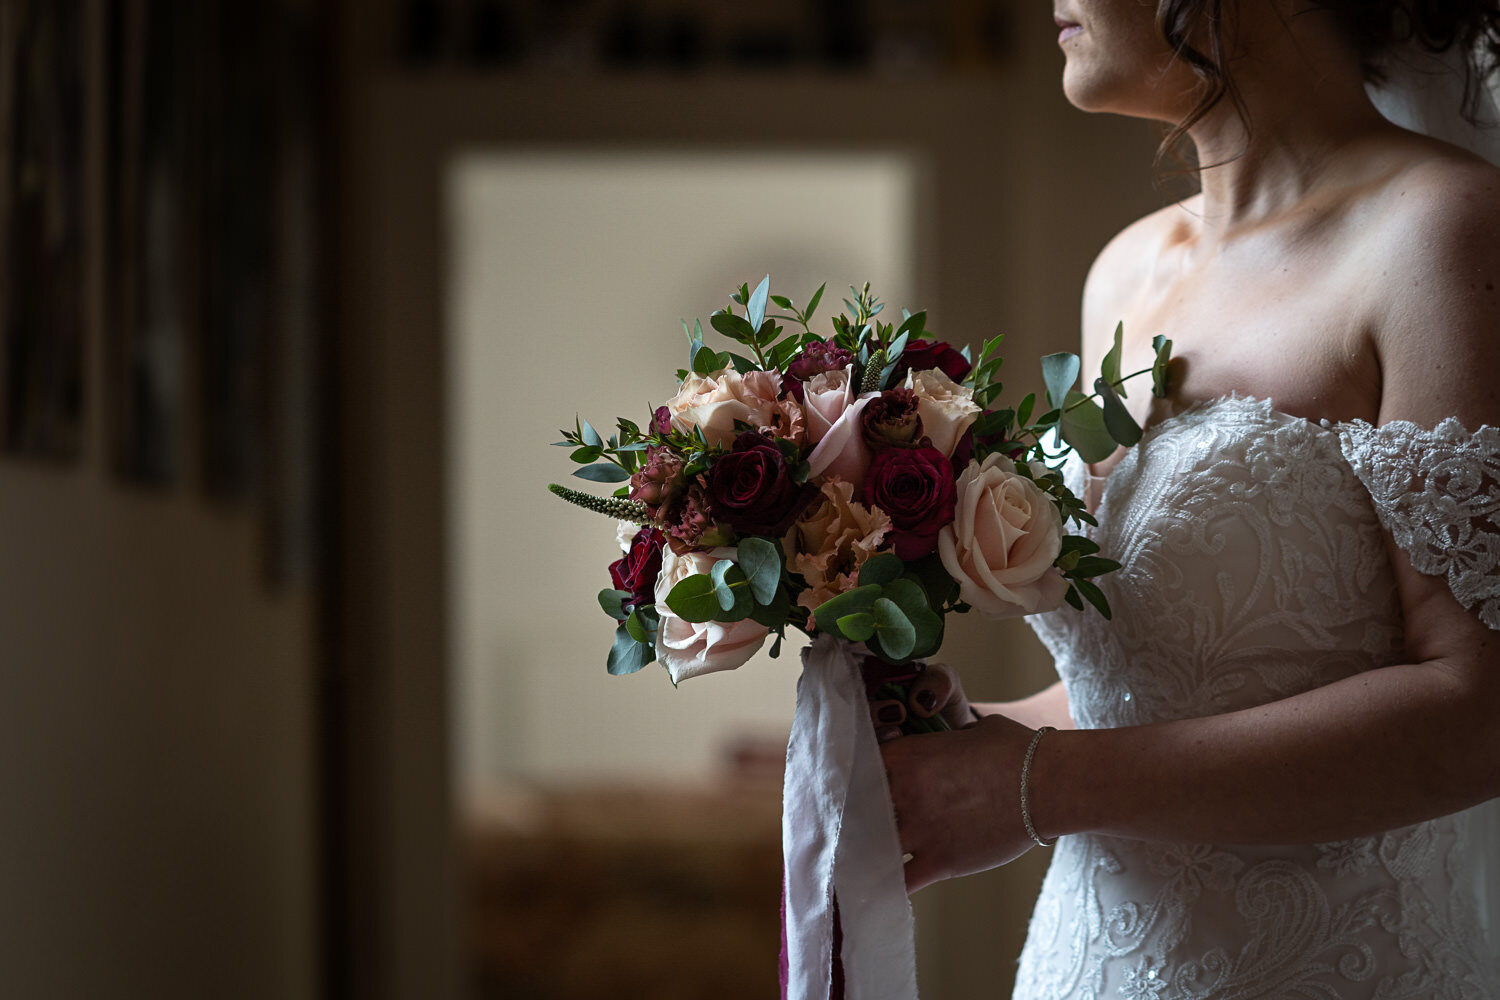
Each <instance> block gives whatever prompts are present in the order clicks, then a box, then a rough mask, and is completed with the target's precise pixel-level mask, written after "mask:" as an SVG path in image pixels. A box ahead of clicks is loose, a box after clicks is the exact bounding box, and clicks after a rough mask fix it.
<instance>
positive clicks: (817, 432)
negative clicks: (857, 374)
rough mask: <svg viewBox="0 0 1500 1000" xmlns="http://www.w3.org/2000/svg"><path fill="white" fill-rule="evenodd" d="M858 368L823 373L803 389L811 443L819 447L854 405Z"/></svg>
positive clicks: (808, 436) (803, 403) (810, 380)
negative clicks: (819, 443) (845, 412)
mask: <svg viewBox="0 0 1500 1000" xmlns="http://www.w3.org/2000/svg"><path fill="white" fill-rule="evenodd" d="M853 379H854V366H853V365H846V366H845V367H843V368H839V369H836V370H834V371H831V372H820V373H819V374H817V375H814V376H813V377H812V378H810V379H808V380H807V382H806V383H805V384H804V385H803V387H802V412H803V414H804V419H805V420H806V422H807V439H808V440H809V441H811V442H812V443H813V444H817V443H818V442H819V441H821V440H823V438H824V437H826V436H827V434H828V431H829V430H830V429H831V428H832V427H833V425H834V424H836V423H838V421H839V418H840V417H842V416H843V415H844V411H845V410H847V409H849V407H850V406H852V405H853V404H854V382H853Z"/></svg>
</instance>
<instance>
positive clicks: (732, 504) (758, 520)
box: [708, 431, 817, 538]
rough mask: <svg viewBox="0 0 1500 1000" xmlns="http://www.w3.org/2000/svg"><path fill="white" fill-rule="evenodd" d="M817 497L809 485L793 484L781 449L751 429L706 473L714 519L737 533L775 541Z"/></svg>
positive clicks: (814, 490) (790, 471)
mask: <svg viewBox="0 0 1500 1000" xmlns="http://www.w3.org/2000/svg"><path fill="white" fill-rule="evenodd" d="M816 495H817V490H816V489H815V488H814V487H813V486H812V485H811V484H808V483H798V482H794V481H793V480H792V470H791V469H789V468H788V467H787V464H786V458H785V457H784V456H783V455H782V454H781V449H780V448H778V447H776V443H775V442H774V441H772V440H771V439H770V438H768V437H766V436H765V435H764V434H760V433H757V432H755V431H746V432H745V433H743V434H741V435H740V436H739V437H738V438H736V439H735V442H734V447H733V448H732V449H731V450H730V452H729V454H727V455H725V456H723V457H722V458H720V459H719V460H718V461H717V462H715V463H714V466H713V468H712V469H710V470H709V471H708V496H709V501H710V502H711V504H712V505H713V514H714V516H715V517H717V518H718V519H719V520H721V521H724V522H725V523H727V524H728V525H729V526H730V527H732V528H734V530H735V531H737V532H739V533H740V534H742V535H766V536H769V537H771V538H780V537H781V536H782V535H784V534H786V531H787V529H788V528H790V527H791V526H792V522H793V521H795V520H796V519H797V515H799V514H801V513H802V508H803V507H806V506H807V504H808V502H809V501H811V500H812V498H813V497H814V496H816Z"/></svg>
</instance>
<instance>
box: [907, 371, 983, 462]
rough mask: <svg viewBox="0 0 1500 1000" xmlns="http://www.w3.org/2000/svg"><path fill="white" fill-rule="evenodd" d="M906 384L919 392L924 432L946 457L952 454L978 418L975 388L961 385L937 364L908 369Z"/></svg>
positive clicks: (918, 405)
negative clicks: (919, 369)
mask: <svg viewBox="0 0 1500 1000" xmlns="http://www.w3.org/2000/svg"><path fill="white" fill-rule="evenodd" d="M906 388H908V389H910V390H911V391H912V392H913V393H915V394H916V397H917V416H919V417H921V418H922V433H923V434H925V435H927V436H928V437H929V438H931V439H932V446H933V447H934V448H936V449H937V450H938V451H940V452H942V453H943V455H944V457H946V458H952V457H953V450H954V449H955V448H957V447H958V439H959V438H961V437H963V436H964V432H965V431H967V430H968V429H969V428H970V427H971V426H972V425H973V423H974V421H975V420H977V419H978V418H979V404H977V403H975V402H974V390H973V389H970V388H969V387H968V386H966V385H959V384H958V383H957V382H955V381H953V380H952V379H951V378H949V377H948V376H947V375H944V374H943V373H942V371H941V370H939V369H937V368H933V369H930V370H928V371H922V372H918V371H910V372H907V373H906Z"/></svg>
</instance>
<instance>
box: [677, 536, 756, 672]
mask: <svg viewBox="0 0 1500 1000" xmlns="http://www.w3.org/2000/svg"><path fill="white" fill-rule="evenodd" d="M733 555H734V550H733V549H718V550H715V551H713V552H689V553H687V554H686V555H681V556H679V555H677V554H675V553H674V552H673V551H672V550H671V548H670V547H669V548H667V549H665V550H663V552H662V566H661V575H660V576H658V577H657V578H656V613H657V614H658V615H660V616H661V624H660V625H659V626H658V627H657V630H656V658H657V659H658V660H660V661H661V663H662V665H663V666H665V667H666V668H667V672H668V673H669V674H671V675H672V683H673V684H677V683H680V682H681V681H684V680H686V679H687V678H689V677H696V676H698V675H699V674H711V673H713V672H715V671H717V670H733V669H735V668H736V667H741V666H744V664H745V661H746V660H748V659H750V657H752V656H754V655H755V653H756V651H757V650H759V649H760V647H761V646H762V645H763V644H764V643H765V641H766V636H767V635H769V634H770V631H771V630H770V629H768V628H766V627H765V626H764V625H758V624H756V623H755V622H754V621H751V620H750V619H749V618H746V619H745V620H744V621H738V622H734V623H733V624H730V625H724V624H720V623H719V622H697V623H695V622H688V621H683V620H682V619H681V618H678V617H677V616H676V615H674V614H673V613H672V610H671V609H670V608H668V607H667V595H668V594H670V593H671V592H672V588H673V587H675V586H677V584H679V583H681V582H682V581H683V580H686V579H687V578H688V577H690V576H693V575H695V574H698V573H708V572H711V571H712V570H713V568H714V563H716V562H718V561H719V560H720V559H724V558H729V557H732V556H733Z"/></svg>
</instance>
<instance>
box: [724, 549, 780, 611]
mask: <svg viewBox="0 0 1500 1000" xmlns="http://www.w3.org/2000/svg"><path fill="white" fill-rule="evenodd" d="M735 559H736V560H738V562H739V566H740V569H741V570H743V571H744V573H745V576H746V578H747V579H748V580H749V581H750V594H751V596H752V597H754V598H755V603H756V604H758V605H761V606H765V605H769V604H771V603H772V602H774V601H775V600H776V594H777V591H778V590H779V588H780V587H781V577H782V565H781V559H782V553H781V546H780V545H777V544H776V543H775V542H772V541H770V540H769V539H766V538H755V537H749V538H742V539H740V544H739V549H738V551H737V553H736V555H735Z"/></svg>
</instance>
